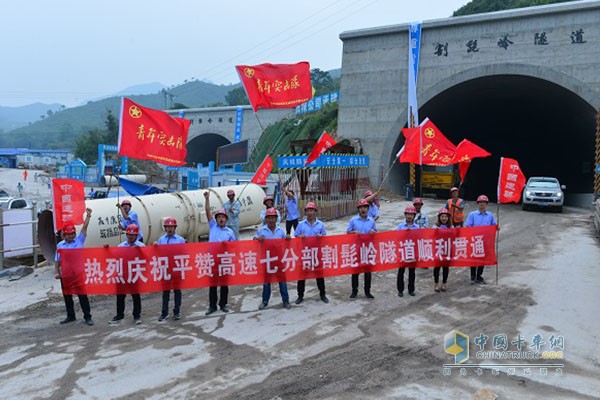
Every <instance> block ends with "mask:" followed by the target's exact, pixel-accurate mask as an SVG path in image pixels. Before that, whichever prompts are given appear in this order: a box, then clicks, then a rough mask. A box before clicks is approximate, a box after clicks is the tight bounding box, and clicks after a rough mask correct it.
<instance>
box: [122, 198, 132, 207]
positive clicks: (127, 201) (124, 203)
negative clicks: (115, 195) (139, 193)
mask: <svg viewBox="0 0 600 400" xmlns="http://www.w3.org/2000/svg"><path fill="white" fill-rule="evenodd" d="M126 204H129V205H131V202H130V201H129V200H127V199H125V200H123V201H122V202H121V205H122V206H124V205H126Z"/></svg>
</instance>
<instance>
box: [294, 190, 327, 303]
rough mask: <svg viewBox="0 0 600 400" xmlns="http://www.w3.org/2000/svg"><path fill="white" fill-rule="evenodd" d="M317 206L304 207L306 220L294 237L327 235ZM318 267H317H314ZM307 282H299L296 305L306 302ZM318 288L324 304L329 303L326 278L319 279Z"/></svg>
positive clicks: (307, 205) (295, 231) (301, 223)
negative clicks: (318, 215)
mask: <svg viewBox="0 0 600 400" xmlns="http://www.w3.org/2000/svg"><path fill="white" fill-rule="evenodd" d="M317 211H318V210H317V205H316V204H315V203H314V202H312V201H311V202H308V203H307V204H306V206H305V207H304V214H305V215H306V218H305V219H303V220H302V222H300V223H299V224H298V227H297V228H296V229H295V230H294V236H295V237H297V238H305V237H308V236H316V237H323V236H325V235H327V232H326V231H325V225H324V224H323V222H321V221H320V220H319V219H318V218H317ZM314 267H316V265H315V266H314ZM305 286H306V280H300V281H298V298H297V299H296V304H301V303H302V302H303V301H304V288H305ZM317 287H318V288H319V294H320V296H321V301H323V303H329V299H328V298H327V296H326V295H325V278H317Z"/></svg>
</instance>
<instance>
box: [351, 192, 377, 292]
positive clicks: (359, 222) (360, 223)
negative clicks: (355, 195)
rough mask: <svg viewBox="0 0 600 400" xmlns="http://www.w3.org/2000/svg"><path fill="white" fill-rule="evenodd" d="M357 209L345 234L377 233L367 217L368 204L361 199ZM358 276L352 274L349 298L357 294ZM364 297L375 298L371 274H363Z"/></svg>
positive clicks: (375, 227) (371, 221) (370, 219)
mask: <svg viewBox="0 0 600 400" xmlns="http://www.w3.org/2000/svg"><path fill="white" fill-rule="evenodd" d="M356 208H358V215H357V216H355V217H353V218H352V219H351V220H350V222H349V223H348V229H346V233H358V234H365V233H371V234H373V233H375V232H377V226H376V224H375V220H374V219H373V218H371V217H369V215H368V214H369V202H368V201H367V200H366V199H361V200H359V201H358V204H357V205H356ZM358 275H359V274H352V293H351V294H350V298H351V299H354V298H356V295H357V294H358ZM365 296H366V297H367V298H368V299H374V298H375V296H373V295H372V294H371V273H370V272H365Z"/></svg>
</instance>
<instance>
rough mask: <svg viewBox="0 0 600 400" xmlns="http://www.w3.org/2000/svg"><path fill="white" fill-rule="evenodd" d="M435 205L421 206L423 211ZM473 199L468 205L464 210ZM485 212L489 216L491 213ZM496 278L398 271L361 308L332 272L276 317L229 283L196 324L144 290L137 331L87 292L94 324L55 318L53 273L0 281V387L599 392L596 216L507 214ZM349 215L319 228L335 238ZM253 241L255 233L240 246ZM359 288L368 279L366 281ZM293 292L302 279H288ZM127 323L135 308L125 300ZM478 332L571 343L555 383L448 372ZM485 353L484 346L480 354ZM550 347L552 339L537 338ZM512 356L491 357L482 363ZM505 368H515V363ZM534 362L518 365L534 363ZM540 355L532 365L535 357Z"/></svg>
mask: <svg viewBox="0 0 600 400" xmlns="http://www.w3.org/2000/svg"><path fill="white" fill-rule="evenodd" d="M407 204H408V203H407V202H406V201H403V200H398V199H394V200H393V201H390V202H385V201H384V202H382V209H381V214H382V217H381V220H380V222H379V224H378V228H379V230H389V229H393V228H394V227H395V226H396V225H397V224H398V223H399V222H400V218H401V215H402V211H403V209H404V207H405V206H406V205H407ZM441 204H442V202H441V201H435V200H426V204H425V207H424V209H425V211H427V213H428V214H429V215H430V216H433V215H434V214H435V210H437V209H439V208H440V206H441ZM474 208H475V205H474V204H468V209H469V211H470V210H473V209H474ZM490 210H491V211H493V212H494V213H495V214H497V209H496V205H490ZM499 219H500V225H501V231H500V240H499V263H500V267H499V284H498V285H496V284H495V269H494V268H493V267H489V268H486V271H485V273H484V276H485V278H486V279H487V281H488V284H487V285H470V284H469V271H468V268H467V269H465V268H452V269H451V272H450V278H449V280H448V288H449V290H448V292H446V293H435V292H434V291H433V278H432V270H431V269H421V270H418V271H417V281H416V286H417V294H416V296H415V297H410V296H407V295H406V292H405V296H404V297H402V298H400V297H398V296H397V291H396V272H395V271H390V272H384V273H377V274H374V277H373V294H374V295H375V299H373V300H369V299H366V298H365V297H364V295H363V294H362V292H359V296H358V298H357V299H355V300H351V299H349V298H348V296H349V294H350V277H346V276H344V277H336V278H331V279H327V281H326V283H327V294H328V296H329V299H330V300H331V302H330V303H329V304H324V303H322V302H321V301H320V300H319V297H318V291H317V289H316V285H315V283H314V282H313V281H309V282H307V293H306V296H305V302H304V303H303V304H302V305H299V306H296V305H293V307H292V309H291V310H285V309H283V308H281V303H280V297H279V293H278V291H277V290H276V289H274V293H273V297H272V299H271V302H270V303H269V307H268V308H267V309H265V310H263V311H257V306H258V304H259V302H260V294H261V287H259V286H247V287H242V286H237V287H232V288H231V289H230V300H229V304H230V306H231V310H232V311H231V312H230V313H229V314H224V313H222V312H220V311H219V312H217V313H215V314H213V315H211V316H209V317H205V316H204V312H205V310H206V307H207V303H208V291H207V290H206V289H201V290H190V291H185V292H184V295H183V309H182V314H183V318H182V319H181V320H180V321H173V320H171V319H169V320H167V321H166V322H162V323H159V322H158V320H157V319H158V316H159V313H160V294H150V295H143V296H142V306H143V312H142V318H143V324H142V325H138V326H136V325H134V324H133V321H132V318H131V316H130V315H128V316H127V317H126V319H125V321H124V322H123V323H122V324H121V325H119V326H116V327H115V326H109V325H108V323H107V322H108V321H109V320H110V319H111V318H112V316H113V315H114V313H115V299H114V297H110V296H96V297H92V298H91V305H92V314H93V318H94V320H95V321H96V324H95V326H93V327H88V326H86V325H84V324H83V322H82V316H81V313H80V309H79V306H78V303H77V300H76V310H77V311H78V320H77V321H76V322H75V323H71V324H67V325H66V326H64V325H59V324H58V322H59V321H60V320H61V319H62V318H64V316H65V311H64V303H63V300H62V295H61V293H60V285H59V284H58V283H57V281H56V280H54V279H53V274H52V269H51V267H49V266H45V267H40V268H38V269H36V271H35V273H34V274H32V275H29V276H27V277H25V278H22V279H21V280H17V281H12V282H9V281H7V280H2V281H0V331H1V332H2V339H1V340H0V393H2V397H3V398H10V399H39V398H52V399H81V398H86V399H88V398H89V399H108V398H111V399H115V398H124V399H125V398H127V399H163V398H169V399H207V398H211V399H246V398H248V399H315V398H319V399H356V398H363V399H382V398H389V399H469V398H471V396H472V395H473V394H474V393H475V392H476V391H477V390H478V389H482V388H486V389H489V390H490V391H492V392H493V393H495V394H497V395H498V398H500V399H516V398H518V399H539V398H546V399H574V398H578V399H586V398H599V393H600V381H599V380H598V374H599V373H600V360H599V355H598V354H599V353H598V351H597V348H598V346H599V345H600V322H599V319H597V318H595V315H596V314H597V305H598V304H600V270H599V269H598V268H597V267H598V260H600V248H599V246H598V244H599V243H598V239H597V238H596V236H595V232H594V231H593V225H592V222H591V212H590V211H588V210H583V209H576V208H569V207H567V208H565V212H564V213H563V214H554V213H548V212H523V211H521V209H520V207H519V206H517V205H503V206H502V207H501V210H500V218H499ZM347 221H348V218H344V219H340V220H336V221H330V222H327V223H326V227H327V229H328V233H329V234H336V233H343V232H344V231H345V228H346V225H347ZM253 233H254V231H253V230H251V229H248V230H244V231H243V232H242V238H249V237H250V236H251V235H252V234H253ZM361 285H362V276H361ZM289 291H290V297H291V300H292V301H293V300H294V299H295V297H296V284H295V283H291V284H289ZM126 304H127V305H126V307H127V308H126V314H127V313H130V312H131V309H132V304H131V300H130V298H129V297H128V299H127V303H126ZM455 329H456V330H459V331H460V332H462V333H464V334H466V335H469V337H470V343H471V344H470V346H471V359H470V360H469V361H468V362H469V363H481V362H484V361H482V360H477V359H476V358H475V353H476V349H475V347H476V346H475V344H474V343H473V338H475V337H476V336H479V335H480V334H481V333H484V334H485V335H488V336H489V339H490V342H488V343H491V340H492V336H494V335H497V334H506V335H508V337H509V338H510V339H512V338H516V337H517V335H519V334H521V335H523V336H524V337H525V338H526V339H527V341H528V342H527V346H530V343H531V342H530V341H531V339H532V337H533V336H534V335H536V334H538V333H539V334H541V335H543V337H544V340H545V341H546V342H548V341H549V338H550V336H551V335H552V334H554V335H557V336H558V335H561V336H563V337H564V343H565V344H564V360H542V362H543V363H557V362H560V363H562V364H564V367H563V368H561V370H560V371H562V375H559V374H558V373H557V369H556V368H548V369H547V370H548V371H547V375H546V376H544V375H541V372H540V368H530V370H531V371H530V372H531V374H530V375H528V374H527V372H526V371H525V368H516V372H515V374H514V375H509V374H508V373H507V372H508V370H507V369H506V368H501V369H500V372H499V373H498V374H497V375H495V374H493V373H492V369H491V368H490V367H485V368H482V373H481V374H478V373H477V372H476V369H475V368H465V369H466V376H462V375H461V373H460V369H459V368H451V374H450V376H447V375H445V374H444V364H452V363H453V362H454V357H453V356H452V355H450V354H447V353H445V351H444V336H445V334H446V333H448V332H450V331H452V330H455ZM489 347H490V345H489V344H488V347H486V350H489ZM546 347H547V345H546ZM489 362H497V363H506V362H510V361H506V360H503V361H495V360H491V361H489V360H488V361H485V363H489ZM512 362H514V361H512ZM528 362H530V361H525V363H528ZM535 362H539V361H535Z"/></svg>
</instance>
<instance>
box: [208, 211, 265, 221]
mask: <svg viewBox="0 0 600 400" xmlns="http://www.w3.org/2000/svg"><path fill="white" fill-rule="evenodd" d="M269 210H270V208H269ZM267 211H268V210H267ZM217 215H224V216H225V218H227V219H229V215H227V211H225V210H223V209H220V210H217V212H216V213H215V218H217Z"/></svg>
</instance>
